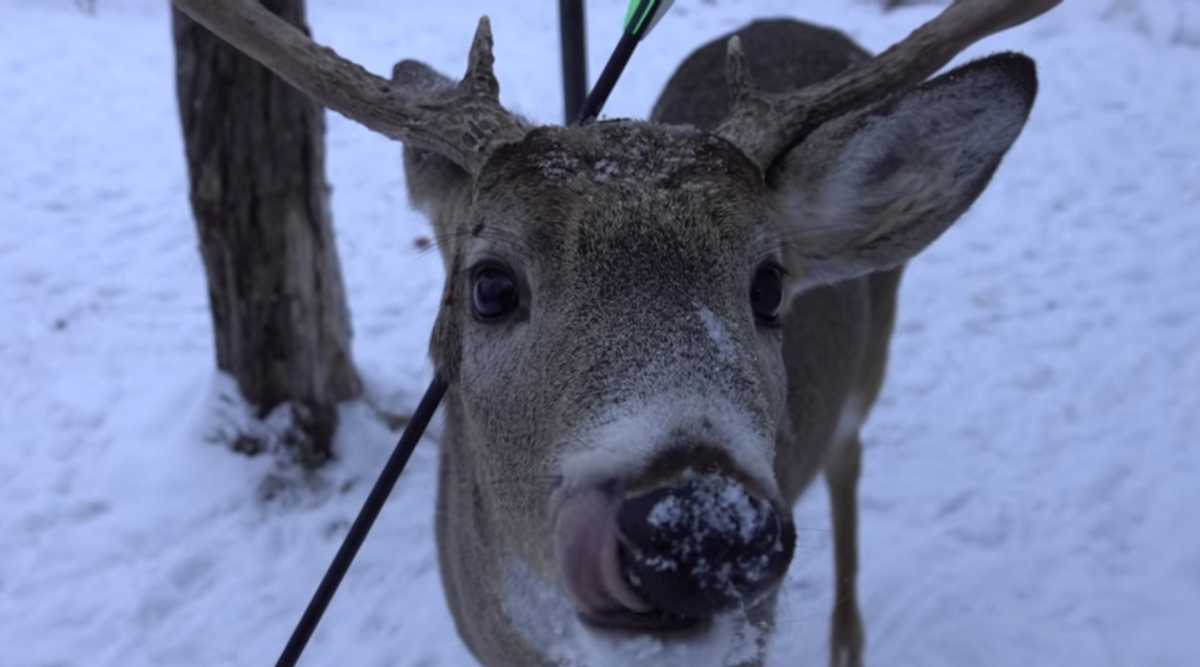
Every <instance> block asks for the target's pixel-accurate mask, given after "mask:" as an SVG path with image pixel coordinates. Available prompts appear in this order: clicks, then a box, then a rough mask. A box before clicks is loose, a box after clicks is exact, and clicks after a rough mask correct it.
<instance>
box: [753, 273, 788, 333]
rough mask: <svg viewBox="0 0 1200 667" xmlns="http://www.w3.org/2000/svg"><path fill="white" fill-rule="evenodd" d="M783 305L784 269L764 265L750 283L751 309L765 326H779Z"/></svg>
mask: <svg viewBox="0 0 1200 667" xmlns="http://www.w3.org/2000/svg"><path fill="white" fill-rule="evenodd" d="M782 304H783V269H780V268H779V267H778V266H777V265H775V264H763V265H762V266H760V267H758V270H757V271H755V272H754V281H753V282H751V283H750V307H751V308H753V309H754V316H755V317H757V318H758V319H759V321H760V322H762V323H764V324H778V322H779V307H780V306H781V305H782Z"/></svg>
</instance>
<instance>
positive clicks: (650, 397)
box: [434, 122, 793, 630]
mask: <svg viewBox="0 0 1200 667" xmlns="http://www.w3.org/2000/svg"><path fill="white" fill-rule="evenodd" d="M473 200H474V201H473V204H472V205H471V206H470V207H469V209H470V212H469V214H468V215H466V216H464V217H463V218H462V219H461V222H460V223H459V224H458V225H457V227H456V228H455V229H454V230H452V231H451V230H446V231H445V232H444V233H443V234H442V235H443V237H444V238H445V239H446V240H445V241H444V243H445V246H444V250H445V251H446V255H447V259H448V261H449V271H448V273H449V282H448V287H447V300H446V303H445V304H444V305H443V307H442V311H441V313H440V315H439V319H438V325H437V332H436V334H435V350H434V355H435V358H436V359H437V360H438V362H439V366H440V367H441V368H443V372H444V373H448V374H449V375H450V376H451V377H452V378H453V379H451V380H450V381H451V383H452V384H453V385H454V386H456V387H457V392H456V397H457V405H456V406H455V407H454V408H453V409H454V410H455V411H456V412H457V414H455V415H454V416H453V417H452V419H453V421H454V422H455V424H456V426H455V428H457V429H462V432H461V434H457V435H459V436H460V439H461V441H462V442H463V443H464V447H470V451H469V452H462V453H461V454H460V455H461V456H462V457H463V458H462V460H458V461H456V462H455V465H456V466H469V467H470V469H471V470H470V473H469V475H470V477H471V480H472V482H471V483H472V484H474V485H477V489H478V491H477V492H478V493H479V506H480V511H481V512H483V513H485V514H486V515H487V518H486V521H488V522H490V523H491V524H493V525H494V526H496V533H497V534H498V535H502V536H503V538H502V540H503V542H504V543H505V544H504V550H505V551H507V552H509V554H510V557H513V558H518V559H521V560H522V561H524V562H525V563H527V564H528V565H529V566H530V567H531V569H532V570H533V571H535V572H536V573H537V574H538V576H539V577H540V578H542V579H543V580H544V581H546V582H551V583H552V584H553V585H555V586H558V587H559V588H560V590H561V592H562V594H563V597H564V599H567V600H570V602H571V603H572V605H573V606H574V608H575V610H576V611H577V612H578V613H579V614H580V616H581V617H582V618H584V619H585V621H586V622H587V623H590V624H594V625H596V626H601V627H616V628H629V629H632V628H638V629H648V630H676V629H682V628H684V627H687V626H691V625H695V624H697V623H699V622H702V621H704V620H707V619H708V618H710V617H711V616H712V615H713V614H714V613H715V612H717V611H720V610H723V609H726V608H729V607H732V606H735V605H741V606H746V605H752V604H753V603H754V602H756V601H757V600H758V599H760V598H761V597H762V596H763V595H765V594H766V593H768V592H769V591H770V590H771V588H772V586H773V585H774V584H775V583H776V582H777V580H778V578H779V577H780V575H781V574H782V572H783V571H784V569H785V568H786V565H787V563H788V561H789V559H790V556H791V549H792V543H793V530H792V527H791V520H790V512H789V511H787V510H786V508H783V507H782V506H781V499H780V498H779V493H778V490H777V488H776V485H775V483H774V476H773V474H772V465H773V460H774V448H775V440H776V436H777V429H778V425H779V423H780V421H781V419H782V418H783V414H784V402H785V395H786V381H785V378H784V369H783V360H782V354H781V343H782V332H781V328H780V314H781V309H782V307H783V296H784V284H785V282H786V281H787V280H788V277H787V274H786V270H785V269H784V267H783V263H784V261H785V258H784V248H783V236H782V235H781V232H780V229H779V228H778V225H777V221H776V217H777V216H776V214H775V212H774V211H773V210H772V209H771V207H770V206H769V205H768V202H769V199H768V197H767V196H766V185H765V183H764V182H763V179H762V177H761V175H760V174H759V172H758V170H757V168H755V167H754V165H753V164H752V163H750V161H749V160H747V159H746V158H745V157H744V156H743V155H742V154H741V153H740V152H739V151H738V150H737V149H736V148H734V147H733V146H732V145H731V144H729V143H728V142H726V141H725V140H723V139H719V138H717V137H715V136H713V135H708V134H704V133H701V132H699V131H696V130H685V129H667V128H663V127H656V126H651V125H647V124H644V123H627V122H614V123H601V124H598V125H593V126H590V127H587V128H582V129H554V128H544V129H540V130H535V131H533V132H531V133H530V134H529V135H528V136H527V137H526V138H525V140H524V141H522V142H520V143H518V144H514V145H512V146H508V147H505V148H502V149H501V150H499V151H498V152H497V154H496V155H495V156H494V157H493V158H492V160H491V161H490V162H489V164H488V166H487V169H486V171H485V172H484V174H483V176H482V177H481V178H479V179H478V185H477V188H476V191H475V193H474V196H473Z"/></svg>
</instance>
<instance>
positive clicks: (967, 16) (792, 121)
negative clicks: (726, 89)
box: [717, 0, 1062, 169]
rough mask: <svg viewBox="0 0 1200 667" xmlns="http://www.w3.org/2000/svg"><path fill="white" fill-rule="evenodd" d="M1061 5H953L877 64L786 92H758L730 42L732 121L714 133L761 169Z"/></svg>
mask: <svg viewBox="0 0 1200 667" xmlns="http://www.w3.org/2000/svg"><path fill="white" fill-rule="evenodd" d="M1061 1H1062V0H956V1H955V2H954V4H952V5H950V6H949V7H947V8H946V9H945V10H944V11H943V12H942V13H941V14H939V15H938V16H937V17H936V18H934V19H933V20H932V21H930V22H928V23H926V24H925V25H923V26H921V27H920V28H917V29H916V30H915V31H914V32H913V33H912V34H910V35H909V36H908V37H906V38H904V39H903V40H902V41H900V42H899V43H898V44H895V45H894V46H892V47H891V48H889V49H888V50H886V51H884V52H883V53H881V54H879V55H878V56H876V57H875V58H874V59H872V60H869V61H867V62H865V63H862V64H860V65H857V66H855V67H852V68H850V69H847V70H846V71H844V72H842V73H841V74H839V75H837V76H835V77H833V78H832V79H828V80H826V81H822V82H820V83H817V84H813V85H811V86H808V87H805V88H801V89H800V90H795V91H791V92H786V93H768V92H765V91H761V90H757V89H755V88H754V87H753V85H752V83H751V81H750V75H749V72H748V69H747V65H746V62H745V56H744V55H743V54H742V49H741V44H740V42H739V41H738V40H737V38H733V39H730V40H729V55H728V59H727V62H726V78H727V79H728V81H729V86H730V100H731V109H730V113H729V116H728V117H727V118H726V119H725V120H724V122H722V123H721V125H720V126H719V127H718V128H717V134H719V135H721V136H722V137H725V138H726V139H728V140H730V141H731V142H733V143H734V144H736V145H737V146H738V147H740V148H741V149H742V150H743V151H744V152H745V153H746V155H748V156H749V157H750V158H751V159H752V160H754V161H755V162H756V163H757V164H758V165H759V166H760V167H762V168H764V169H765V168H766V167H768V166H769V165H770V163H771V162H772V161H773V160H774V159H775V158H776V157H777V156H778V155H779V154H780V153H781V152H782V151H783V150H784V149H786V148H787V147H789V146H791V145H793V144H795V143H796V142H797V141H799V140H801V139H803V138H804V137H805V136H806V135H807V134H808V133H809V132H812V131H813V130H814V129H816V127H817V126H819V125H821V124H822V123H824V122H825V121H828V120H830V119H832V118H836V117H837V116H840V115H842V114H844V113H846V112H848V111H851V110H853V109H856V108H858V107H861V106H863V105H865V104H868V103H870V102H872V101H874V100H877V99H881V98H883V97H886V96H887V95H889V94H891V93H893V92H895V91H897V90H900V89H903V88H907V87H910V86H915V85H916V84H918V83H921V82H922V81H924V80H925V79H926V78H928V77H929V76H930V75H932V74H933V73H934V72H936V71H938V70H939V69H941V68H942V67H943V66H944V65H945V64H946V63H948V62H950V60H951V59H952V58H954V56H956V55H958V54H959V53H960V52H962V51H963V49H965V48H967V47H968V46H970V45H971V44H974V43H975V42H977V41H979V40H981V39H983V38H984V37H987V36H988V35H991V34H994V33H997V32H1000V31H1002V30H1006V29H1008V28H1011V27H1014V26H1017V25H1020V24H1022V23H1024V22H1026V21H1028V20H1029V19H1032V18H1034V17H1036V16H1040V15H1041V14H1043V13H1045V12H1047V11H1049V10H1050V9H1052V8H1054V7H1055V6H1056V5H1058V4H1059V3H1060V2H1061Z"/></svg>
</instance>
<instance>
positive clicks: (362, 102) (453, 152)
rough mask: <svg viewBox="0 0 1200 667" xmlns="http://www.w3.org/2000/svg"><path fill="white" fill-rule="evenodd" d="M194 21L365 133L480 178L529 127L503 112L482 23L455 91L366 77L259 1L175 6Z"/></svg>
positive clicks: (188, 0)
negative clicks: (499, 151) (500, 150)
mask: <svg viewBox="0 0 1200 667" xmlns="http://www.w3.org/2000/svg"><path fill="white" fill-rule="evenodd" d="M173 2H174V3H175V6H176V7H178V8H179V9H180V10H181V11H183V12H184V13H185V14H187V15H188V16H190V17H191V18H192V19H193V20H195V21H196V22H198V23H200V24H201V25H203V26H204V27H206V28H208V29H209V30H211V31H212V32H213V33H214V34H216V35H217V36H219V37H221V38H222V39H224V40H225V41H227V42H229V43H230V44H231V45H232V46H233V47H234V48H236V49H238V50H239V51H241V52H243V53H245V54H246V55H248V56H250V57H251V58H253V59H255V60H257V61H258V62H259V63H261V64H263V65H264V66H266V67H267V68H268V69H270V70H271V71H272V72H274V73H275V74H276V75H278V76H279V77H280V78H282V79H283V80H285V81H287V82H288V83H290V84H292V85H293V86H295V87H296V88H297V89H299V90H300V91H301V92H303V93H305V94H307V95H308V96H309V97H311V98H313V99H314V100H316V101H317V102H319V103H321V104H323V105H325V106H327V107H329V108H330V109H333V110H334V111H337V112H338V113H340V114H342V115H344V116H346V117H347V118H349V119H351V120H354V121H357V122H359V123H362V124H363V125H365V126H366V127H367V128H368V129H371V130H374V131H375V132H379V133H380V134H383V135H385V136H387V137H390V138H392V139H396V140H398V141H402V142H404V143H405V144H407V145H409V146H412V147H414V148H422V149H426V150H429V151H433V152H435V153H437V154H439V155H442V156H444V157H446V158H448V159H450V160H451V161H453V162H454V163H455V164H457V165H459V166H460V167H462V168H463V169H465V170H467V171H468V172H469V173H471V174H478V173H479V170H480V169H481V168H482V167H483V164H484V162H486V161H487V158H488V155H490V154H491V152H492V150H493V149H494V148H495V147H496V146H498V145H500V144H505V143H511V142H514V141H517V140H519V139H520V138H521V137H522V136H523V135H524V132H525V131H524V129H523V128H522V126H521V123H520V122H519V121H518V120H517V118H516V117H515V116H513V115H512V114H510V113H509V112H508V111H506V110H505V109H504V107H502V106H500V99H499V94H500V85H499V84H498V83H497V82H496V76H495V74H494V73H493V72H492V60H493V59H492V29H491V25H490V24H489V23H488V19H487V17H486V16H485V17H483V18H481V19H480V20H479V27H478V29H476V31H475V39H474V41H473V42H472V44H471V52H470V57H469V61H468V65H467V73H466V75H464V76H463V79H462V81H460V82H459V83H458V84H457V85H456V86H455V87H454V88H453V89H452V90H451V91H449V92H440V91H439V92H438V93H437V94H434V93H433V92H431V91H429V90H427V89H424V88H421V87H416V86H404V85H401V84H399V83H396V82H392V81H389V80H387V79H384V78H382V77H379V76H376V75H374V74H372V73H370V72H368V71H367V70H366V69H364V68H363V67H361V66H359V65H357V64H355V63H353V62H350V61H349V60H346V59H345V58H342V57H341V56H339V55H338V54H337V53H335V52H334V51H333V49H330V48H327V47H324V46H321V45H319V44H317V43H315V42H313V41H312V39H310V38H309V37H308V35H306V34H304V33H303V32H301V31H300V30H298V29H296V28H295V27H294V26H292V25H291V24H289V23H287V22H286V21H284V20H283V19H280V18H279V17H277V16H275V15H274V14H272V13H271V12H270V11H268V10H266V9H265V8H263V6H262V5H261V4H260V3H259V2H258V0H173Z"/></svg>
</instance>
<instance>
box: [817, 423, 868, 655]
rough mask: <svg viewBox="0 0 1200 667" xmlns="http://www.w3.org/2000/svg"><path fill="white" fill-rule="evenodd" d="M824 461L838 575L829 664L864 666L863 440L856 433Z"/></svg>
mask: <svg viewBox="0 0 1200 667" xmlns="http://www.w3.org/2000/svg"><path fill="white" fill-rule="evenodd" d="M835 447H836V449H835V450H834V451H833V452H832V453H831V455H830V458H829V461H827V462H826V464H825V482H826V484H827V485H828V487H829V501H830V503H829V504H830V507H831V508H832V510H833V558H834V574H835V576H836V587H835V598H834V603H833V619H832V621H833V623H832V630H831V631H830V637H829V665H830V667H861V666H862V655H863V627H862V618H861V617H860V616H859V614H858V596H857V590H856V585H857V578H858V475H859V471H860V470H861V468H862V441H860V440H859V438H858V434H855V435H854V436H853V437H852V438H850V439H849V440H848V441H847V442H845V443H839V444H837V445H835Z"/></svg>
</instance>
